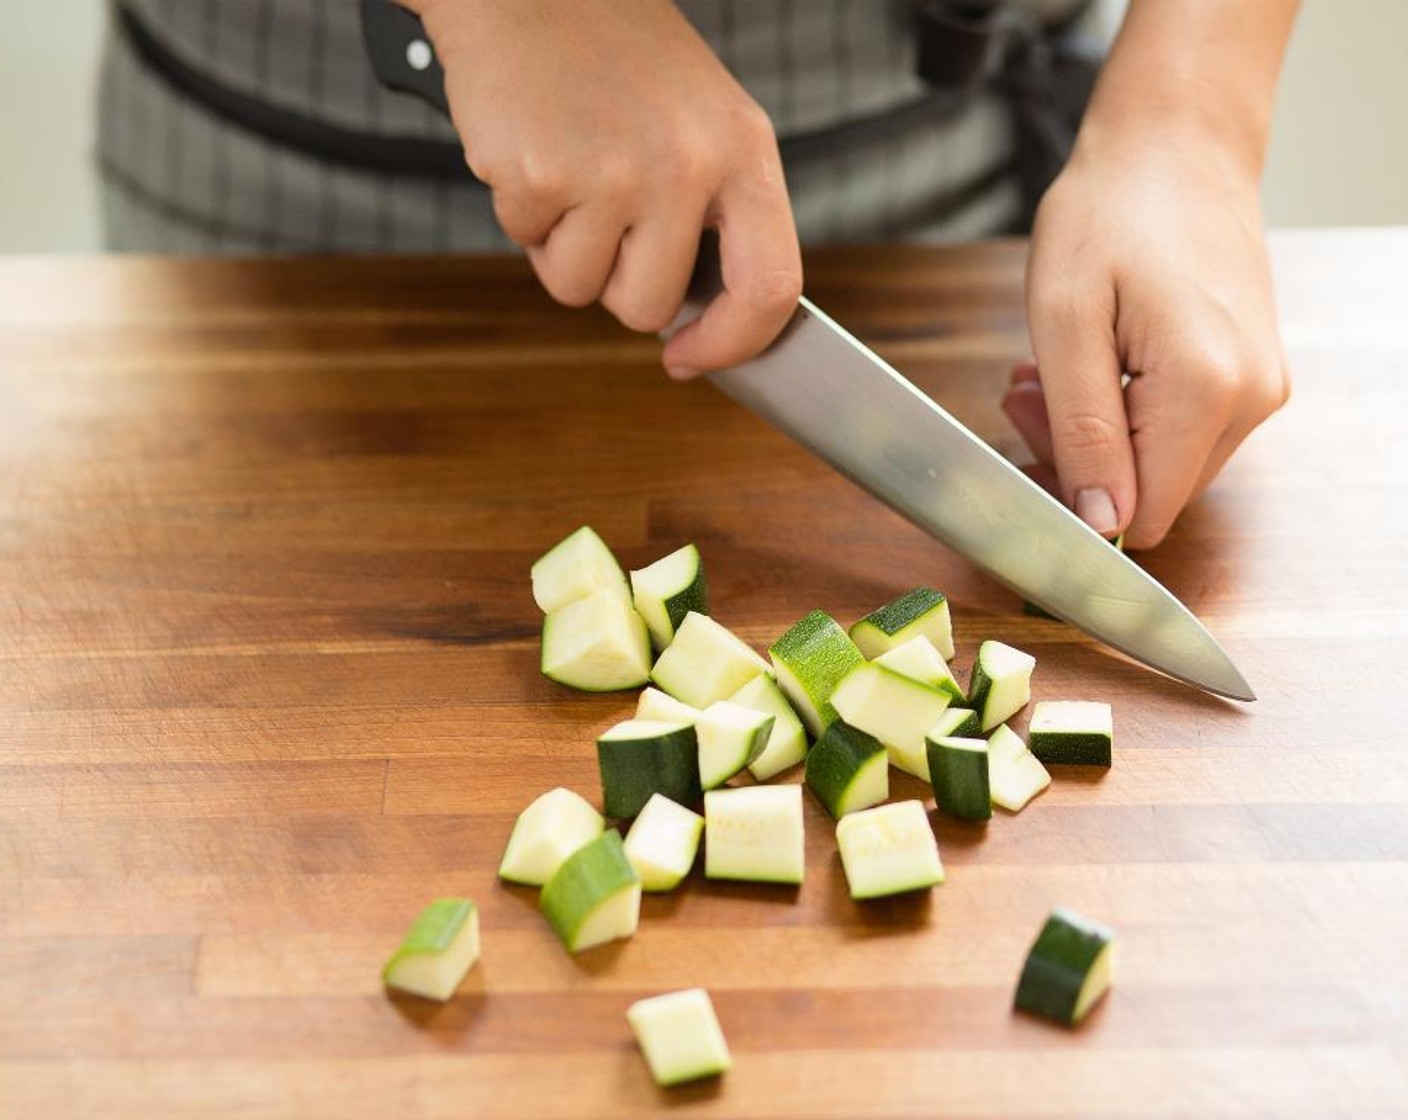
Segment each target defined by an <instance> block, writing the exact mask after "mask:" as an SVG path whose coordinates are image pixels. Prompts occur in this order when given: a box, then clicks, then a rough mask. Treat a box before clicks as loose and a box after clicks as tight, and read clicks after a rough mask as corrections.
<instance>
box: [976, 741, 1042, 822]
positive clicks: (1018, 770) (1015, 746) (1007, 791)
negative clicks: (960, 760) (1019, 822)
mask: <svg viewBox="0 0 1408 1120" xmlns="http://www.w3.org/2000/svg"><path fill="white" fill-rule="evenodd" d="M1050 784H1051V775H1050V774H1048V773H1047V772H1046V767H1044V766H1043V765H1042V764H1041V762H1040V761H1039V760H1038V759H1037V757H1036V755H1034V754H1032V752H1031V751H1029V750H1027V745H1026V743H1024V742H1022V739H1021V736H1019V735H1018V734H1017V733H1016V732H1015V731H1013V730H1012V729H1011V728H1010V727H1008V726H1007V725H1006V724H1005V723H1004V724H1003V725H1002V726H1000V727H998V728H997V729H996V730H995V731H994V732H993V733H992V734H991V735H990V736H988V790H989V793H990V795H991V796H992V803H993V804H994V805H998V806H1000V807H1002V808H1003V809H1006V810H1007V811H1008V812H1011V813H1017V812H1020V811H1021V810H1022V809H1023V808H1024V807H1025V806H1026V804H1027V802H1029V801H1030V800H1031V799H1032V798H1033V797H1035V796H1036V795H1037V794H1038V793H1040V792H1041V791H1042V790H1044V789H1045V788H1046V787H1047V786H1049V785H1050Z"/></svg>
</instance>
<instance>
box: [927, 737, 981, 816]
mask: <svg viewBox="0 0 1408 1120" xmlns="http://www.w3.org/2000/svg"><path fill="white" fill-rule="evenodd" d="M929 774H930V775H931V780H932V781H933V783H934V800H935V801H936V802H938V806H939V808H940V809H942V810H943V811H944V812H945V813H947V814H949V816H952V817H958V818H959V819H960V820H965V821H985V820H987V819H988V818H989V817H991V816H992V799H991V798H992V794H991V791H990V789H989V786H988V744H987V740H985V739H961V738H953V737H948V738H941V739H930V740H929Z"/></svg>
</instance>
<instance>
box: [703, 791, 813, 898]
mask: <svg viewBox="0 0 1408 1120" xmlns="http://www.w3.org/2000/svg"><path fill="white" fill-rule="evenodd" d="M704 831H705V834H706V839H705V844H704V874H705V875H706V876H708V877H709V878H710V879H747V880H753V881H757V882H767V883H800V882H801V881H802V878H803V876H804V874H805V871H806V866H805V860H804V855H805V851H806V843H805V834H804V832H803V823H802V787H801V786H799V785H781V786H742V787H739V788H737V789H715V790H710V791H709V792H708V793H706V794H705V795H704Z"/></svg>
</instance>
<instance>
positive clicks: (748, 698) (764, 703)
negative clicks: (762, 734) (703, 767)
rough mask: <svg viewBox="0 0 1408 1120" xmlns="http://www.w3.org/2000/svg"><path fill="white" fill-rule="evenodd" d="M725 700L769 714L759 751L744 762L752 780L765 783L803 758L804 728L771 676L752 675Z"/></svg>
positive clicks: (804, 746)
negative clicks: (769, 724)
mask: <svg viewBox="0 0 1408 1120" xmlns="http://www.w3.org/2000/svg"><path fill="white" fill-rule="evenodd" d="M729 700H730V701H731V702H732V703H734V704H738V705H740V706H742V707H744V708H751V709H752V710H753V711H755V712H761V713H763V714H764V715H769V716H772V717H773V721H772V730H771V731H770V732H769V733H768V741H767V745H766V746H765V747H764V748H763V753H762V754H760V755H758V757H757V758H755V759H754V760H753V761H752V762H750V763H749V764H748V772H749V773H750V774H752V775H753V777H754V778H755V779H757V780H758V781H760V782H765V781H767V780H768V779H769V778H771V777H774V776H776V775H778V774H781V773H782V772H783V771H784V770H786V769H788V768H790V767H793V766H796V765H797V764H798V763H799V762H801V761H802V760H803V759H805V758H806V757H807V731H806V728H804V727H803V726H802V721H801V719H800V718H799V717H798V715H797V713H796V712H795V711H794V710H793V708H792V705H791V704H789V703H788V702H787V697H785V696H784V695H782V689H780V688H778V687H777V682H776V681H775V680H773V679H772V678H771V677H769V676H767V675H766V674H762V675H759V676H756V677H754V678H753V679H752V680H751V681H749V682H748V683H747V684H745V685H744V686H743V687H742V688H740V689H739V690H738V691H737V692H735V693H734V694H733V695H732V696H730V697H729Z"/></svg>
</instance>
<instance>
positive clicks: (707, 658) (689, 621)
mask: <svg viewBox="0 0 1408 1120" xmlns="http://www.w3.org/2000/svg"><path fill="white" fill-rule="evenodd" d="M770 671H771V669H770V667H769V665H768V663H767V662H766V661H764V660H763V659H762V658H761V657H759V656H758V654H757V652H756V651H755V650H754V649H753V648H752V647H751V646H749V645H748V643H746V642H744V641H743V640H742V639H741V638H739V637H737V636H736V635H734V634H732V633H730V632H729V631H728V630H727V629H726V628H725V627H723V626H721V625H720V624H719V623H717V622H715V621H714V620H713V619H712V618H710V617H709V616H708V615H706V614H698V613H696V612H694V611H691V612H690V613H689V614H687V615H685V617H684V622H682V623H681V624H680V628H679V629H678V630H677V631H676V632H675V637H674V640H673V641H672V642H671V643H670V644H669V646H668V647H667V648H666V649H665V651H664V652H663V653H662V654H660V656H659V658H658V659H657V660H656V662H655V668H654V669H653V670H651V673H650V678H651V680H653V681H654V682H655V684H656V685H657V686H658V687H660V688H662V689H664V691H666V692H668V693H669V694H670V695H671V696H673V697H674V698H675V699H676V700H683V701H684V702H685V703H686V704H688V705H690V706H691V707H694V708H707V707H708V706H709V705H710V704H712V703H713V702H714V701H715V700H726V699H728V697H729V696H731V695H733V693H735V692H737V691H738V690H739V689H740V688H742V687H743V686H744V685H745V684H747V683H748V682H749V681H750V680H752V679H753V678H754V677H756V676H757V675H758V674H759V673H767V672H770Z"/></svg>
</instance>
